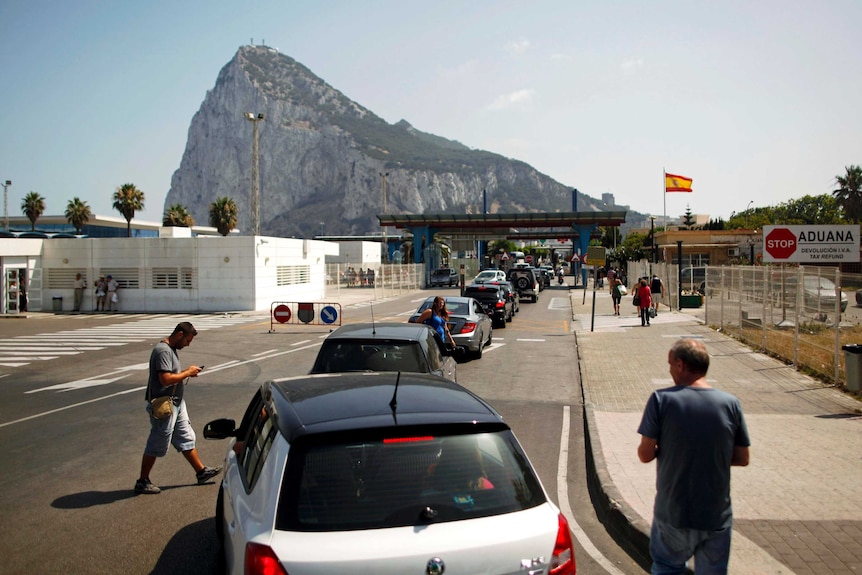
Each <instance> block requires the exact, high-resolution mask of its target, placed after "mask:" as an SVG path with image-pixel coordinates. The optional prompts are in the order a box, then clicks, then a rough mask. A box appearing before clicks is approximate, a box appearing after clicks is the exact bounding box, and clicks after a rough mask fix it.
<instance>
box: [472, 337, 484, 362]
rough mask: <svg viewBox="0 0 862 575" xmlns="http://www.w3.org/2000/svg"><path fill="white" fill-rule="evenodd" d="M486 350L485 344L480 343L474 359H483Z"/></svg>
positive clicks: (474, 353)
mask: <svg viewBox="0 0 862 575" xmlns="http://www.w3.org/2000/svg"><path fill="white" fill-rule="evenodd" d="M484 350H485V342H484V341H480V342H479V349H477V350H476V351H474V352H473V359H482V352H483V351H484Z"/></svg>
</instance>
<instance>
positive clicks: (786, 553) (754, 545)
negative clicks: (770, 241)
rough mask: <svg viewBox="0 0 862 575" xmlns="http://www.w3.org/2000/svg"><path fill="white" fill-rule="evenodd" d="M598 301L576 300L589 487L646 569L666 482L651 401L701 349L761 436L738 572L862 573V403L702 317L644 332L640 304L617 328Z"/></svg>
mask: <svg viewBox="0 0 862 575" xmlns="http://www.w3.org/2000/svg"><path fill="white" fill-rule="evenodd" d="M591 289H592V288H590V289H589V290H588V291H587V293H586V298H584V295H585V294H584V292H582V291H581V290H572V291H571V292H570V299H571V302H572V314H573V320H574V330H575V335H576V340H577V349H578V360H579V365H580V371H581V381H582V383H583V390H584V392H583V393H584V403H585V411H586V420H587V429H588V438H587V441H588V449H591V451H592V458H593V462H594V467H595V470H594V475H593V476H592V477H591V480H592V481H593V482H594V484H593V486H594V487H596V488H597V489H596V491H597V492H598V493H599V494H600V495H599V497H598V505H597V506H598V508H599V509H598V511H599V516H600V517H602V518H603V521H604V522H605V523H606V525H608V527H609V529H611V530H615V531H617V532H618V533H619V534H620V535H621V536H622V537H623V538H624V539H625V540H626V541H628V542H629V543H630V544H631V546H632V549H633V552H634V553H635V554H636V555H638V556H640V557H641V558H642V559H643V560H644V561H646V562H647V564H648V561H649V559H648V557H649V551H648V537H649V527H650V522H651V520H652V505H653V501H654V498H655V473H656V471H655V463H654V462H652V463H649V464H643V463H640V461H639V460H638V458H637V445H638V443H639V441H640V436H639V435H638V433H637V428H638V424H639V423H640V418H641V414H642V412H643V408H644V405H645V404H646V401H647V398H648V397H649V395H650V393H651V392H652V391H653V390H654V389H657V388H661V387H667V386H671V385H673V382H672V380H671V377H670V374H669V373H668V364H667V352H668V350H669V349H670V346H671V345H672V343H673V342H674V341H675V340H676V339H678V338H680V337H693V338H699V339H702V340H703V342H704V344H705V345H706V347H707V349H708V350H709V354H710V360H711V361H710V369H709V373H708V375H707V379H708V381H709V383H710V384H711V385H713V386H714V387H717V388H720V389H723V390H725V391H727V392H730V393H732V394H734V395H736V396H737V397H738V398H739V399H740V401H741V402H742V407H743V410H744V411H745V416H746V421H747V423H748V427H749V432H750V434H751V442H752V444H751V463H750V464H749V466H748V467H734V468H733V471H732V475H733V480H732V497H733V508H734V534H733V544H732V555H731V562H730V572H731V573H734V574H737V573H742V574H761V573H763V574H766V573H770V574H771V573H781V574H790V573H796V574H799V575H803V574H811V575H814V574H817V575H820V574H823V573H862V497H860V496H859V487H860V485H862V402H860V401H858V400H856V399H855V398H853V397H852V396H849V395H845V394H844V393H842V392H841V391H839V390H837V389H834V388H831V387H827V386H825V385H824V384H822V383H821V382H819V381H817V380H815V379H813V378H810V377H807V376H805V375H803V374H801V373H799V372H797V371H796V370H795V369H794V368H793V367H791V366H787V365H785V364H783V363H781V362H780V361H778V360H775V359H772V358H770V357H768V356H766V355H763V354H760V353H757V352H755V351H754V350H752V349H750V348H748V347H746V346H745V345H743V344H741V343H739V342H737V341H736V340H734V339H732V338H730V337H727V336H724V335H722V334H721V333H718V332H716V331H713V330H712V329H710V328H708V327H707V326H705V325H703V322H702V320H701V319H699V316H700V318H702V310H688V309H686V310H682V311H681V312H669V311H667V307H665V306H662V310H661V311H660V312H659V314H658V316H657V317H656V318H654V319H653V320H652V325H651V326H648V327H641V325H640V319H639V317H638V315H637V312H636V309H635V308H634V306H632V304H631V297H630V296H627V297H624V298H623V302H622V306H621V313H622V315H621V316H619V317H617V316H614V315H613V304H612V301H611V298H610V295H609V293H608V290H607V289H599V290H598V292H597V293H596V302H595V307H596V313H595V316H594V317H593V316H592V315H591V314H592V304H593V297H592V296H593V292H592V291H591ZM591 326H592V328H591Z"/></svg>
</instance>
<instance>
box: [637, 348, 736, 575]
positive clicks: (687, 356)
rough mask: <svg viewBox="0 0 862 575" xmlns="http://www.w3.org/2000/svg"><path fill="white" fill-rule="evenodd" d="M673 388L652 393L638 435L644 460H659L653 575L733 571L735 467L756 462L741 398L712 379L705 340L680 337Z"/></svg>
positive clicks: (672, 354)
mask: <svg viewBox="0 0 862 575" xmlns="http://www.w3.org/2000/svg"><path fill="white" fill-rule="evenodd" d="M667 361H668V365H669V367H670V375H671V377H672V378H673V382H674V385H673V387H668V388H664V389H659V390H657V391H654V392H653V393H652V395H650V398H649V400H648V401H647V404H646V408H645V410H644V413H643V417H642V419H641V423H640V426H639V427H638V433H639V434H640V435H641V441H640V444H639V445H638V449H637V453H638V459H640V460H641V461H642V462H643V463H649V462H650V461H652V460H653V459H655V460H656V461H657V465H656V498H655V504H654V509H653V522H652V529H651V532H650V555H651V557H652V571H651V573H652V574H653V575H666V574H676V573H679V574H682V573H685V572H686V565H685V564H686V562H687V561H688V560H689V559H690V558H692V557H694V573H695V575H701V574H704V575H705V574H710V575H712V574H716V575H718V574H722V573H727V568H728V562H729V559H730V537H731V532H732V530H733V511H732V508H731V501H730V468H731V466H734V465H739V466H745V465H748V461H749V446H750V444H751V441H750V439H749V436H748V428H747V426H746V424H745V417H744V416H743V413H742V406H741V404H740V402H739V400H738V399H737V398H736V397H734V396H733V395H731V394H729V393H726V392H724V391H721V390H718V389H715V388H713V387H711V386H710V385H709V384H708V383H707V382H706V372H707V370H708V369H709V353H708V352H707V350H706V347H705V346H704V345H703V343H702V342H700V341H697V340H693V339H680V340H678V341H677V342H676V343H675V344H674V345H673V346H672V347H671V349H670V351H669V352H668V358H667Z"/></svg>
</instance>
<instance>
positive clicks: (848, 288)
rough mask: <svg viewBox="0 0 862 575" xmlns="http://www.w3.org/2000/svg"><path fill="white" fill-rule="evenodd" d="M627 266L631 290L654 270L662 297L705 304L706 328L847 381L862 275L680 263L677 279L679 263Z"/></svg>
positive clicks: (861, 316) (676, 303)
mask: <svg viewBox="0 0 862 575" xmlns="http://www.w3.org/2000/svg"><path fill="white" fill-rule="evenodd" d="M626 271H627V285H628V286H629V287H630V288H631V287H632V286H634V285H635V284H636V283H637V280H638V279H639V278H641V277H652V275H653V274H656V275H658V277H659V278H661V279H662V281H663V282H664V286H665V293H664V299H663V300H662V303H664V304H667V305H670V306H671V307H672V308H673V309H677V310H678V309H680V308H681V307H682V308H695V307H703V317H704V320H705V322H706V324H707V325H708V326H710V327H711V328H713V329H716V330H721V331H722V332H723V333H725V334H727V335H730V336H731V337H734V338H736V339H738V340H740V341H742V342H744V343H746V344H748V345H750V346H751V347H753V348H755V349H759V350H761V351H763V352H764V353H767V354H770V355H772V356H774V357H778V358H780V359H783V360H784V361H786V362H788V363H789V364H792V365H794V366H795V367H797V368H798V369H800V370H802V371H805V372H807V373H810V374H812V375H814V376H816V377H818V378H820V379H822V380H824V381H826V382H831V383H833V384H835V385H844V386H847V383H848V382H847V369H846V364H845V362H846V358H847V355H848V352H846V351H844V350H843V346H845V345H851V344H862V291H860V294H859V296H857V290H860V288H862V275H860V274H842V273H841V271H840V270H838V269H837V268H835V267H818V266H793V267H782V266H720V267H718V266H705V267H693V268H692V267H688V266H683V273H682V276H683V277H682V281H680V279H679V275H678V274H679V272H680V270H679V266H677V265H670V264H666V263H654V264H653V263H649V262H643V261H641V262H630V263H629V264H628V265H627V267H626ZM857 297H858V299H857ZM857 302H859V303H857ZM851 371H853V370H851ZM851 383H853V382H851ZM858 383H859V382H855V383H853V385H851V388H853V387H856V386H858Z"/></svg>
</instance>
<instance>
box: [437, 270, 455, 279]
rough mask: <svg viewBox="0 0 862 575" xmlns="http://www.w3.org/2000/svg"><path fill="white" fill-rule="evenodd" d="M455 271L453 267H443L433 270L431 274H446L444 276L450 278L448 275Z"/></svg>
mask: <svg viewBox="0 0 862 575" xmlns="http://www.w3.org/2000/svg"><path fill="white" fill-rule="evenodd" d="M453 273H454V270H451V269H442V270H434V271H433V272H431V275H432V276H444V277H447V278H448V277H449V276H451V275H452V274H453Z"/></svg>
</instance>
